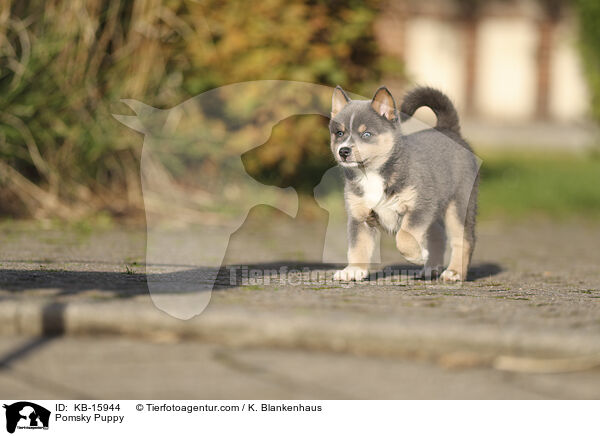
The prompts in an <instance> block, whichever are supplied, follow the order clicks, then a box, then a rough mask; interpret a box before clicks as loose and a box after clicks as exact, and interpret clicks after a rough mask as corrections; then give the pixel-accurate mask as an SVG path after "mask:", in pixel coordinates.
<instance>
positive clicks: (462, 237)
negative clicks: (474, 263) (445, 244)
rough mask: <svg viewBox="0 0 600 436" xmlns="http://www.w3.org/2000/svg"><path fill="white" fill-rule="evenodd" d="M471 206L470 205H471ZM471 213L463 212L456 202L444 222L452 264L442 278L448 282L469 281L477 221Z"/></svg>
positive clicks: (450, 205)
mask: <svg viewBox="0 0 600 436" xmlns="http://www.w3.org/2000/svg"><path fill="white" fill-rule="evenodd" d="M469 206H470V205H469ZM469 212H470V211H462V213H461V211H460V210H459V208H458V207H457V204H456V202H454V201H453V202H450V204H449V206H448V209H447V211H446V215H445V219H444V222H445V224H446V228H447V229H448V235H449V236H450V246H451V249H452V251H451V254H450V264H449V265H448V268H447V269H446V270H445V271H444V272H443V273H442V275H441V276H440V278H441V279H442V280H444V281H446V282H458V281H463V280H466V279H467V272H468V269H469V264H470V262H471V256H472V254H473V249H474V247H475V221H474V217H473V219H471V216H470V213H469Z"/></svg>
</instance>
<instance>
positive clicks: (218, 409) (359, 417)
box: [0, 400, 600, 436]
mask: <svg viewBox="0 0 600 436" xmlns="http://www.w3.org/2000/svg"><path fill="white" fill-rule="evenodd" d="M2 404H3V405H4V406H5V407H4V409H3V412H4V413H2V414H1V415H2V417H1V418H0V423H1V425H2V427H4V428H2V429H1V430H0V434H15V435H19V436H27V435H29V434H31V435H40V433H37V432H34V431H33V430H45V431H43V433H41V434H43V435H51V434H57V435H67V436H68V435H81V434H85V435H102V436H104V435H106V434H107V432H110V435H111V436H116V435H128V436H129V435H131V434H145V433H143V432H146V431H147V432H151V433H149V434H161V433H162V432H164V434H173V431H177V432H180V433H183V434H187V433H193V434H203V433H204V434H225V435H228V434H232V435H233V434H235V435H239V434H244V435H253V434H256V435H261V436H264V435H277V436H280V435H281V434H286V435H303V436H305V435H306V434H313V433H314V434H344V435H361V436H363V435H365V434H377V435H388V434H389V435H392V434H393V435H398V434H407V435H411V436H412V435H429V434H436V435H438V434H444V435H448V434H450V435H453V434H456V435H461V436H466V435H477V436H480V435H481V434H486V435H502V436H505V435H507V434H510V435H532V434H544V435H561V436H563V435H565V434H576V435H578V436H582V435H598V434H600V429H599V425H598V420H597V416H598V410H600V409H599V408H600V402H598V401H295V400H283V401H260V400H257V401H202V400H199V401H169V400H167V401H164V400H144V401H118V400H116V401H46V400H30V401H29V400H28V401H25V400H3V401H2ZM6 432H8V433H6ZM205 432H206V433H205ZM175 434H178V433H175Z"/></svg>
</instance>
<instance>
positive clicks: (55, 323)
mask: <svg viewBox="0 0 600 436" xmlns="http://www.w3.org/2000/svg"><path fill="white" fill-rule="evenodd" d="M299 230H303V229H299ZM282 231H283V230H282ZM307 231H308V230H307ZM173 232H174V233H173V237H180V236H181V235H178V234H177V231H173ZM242 233H243V232H242ZM296 235H302V232H301V231H298V232H297V233H296ZM271 237H273V238H275V239H277V238H279V237H283V236H281V235H277V229H276V226H275V231H274V232H272V234H271ZM289 237H296V238H297V239H298V240H297V243H296V244H294V245H293V250H294V252H281V251H277V250H278V247H277V246H276V244H273V243H270V242H269V241H268V240H265V238H264V235H262V237H261V238H256V236H255V233H253V232H252V231H248V232H246V234H240V235H237V236H236V237H234V238H232V242H231V244H230V247H231V250H230V251H229V252H228V255H227V263H228V264H235V263H236V262H237V261H238V260H239V259H240V258H241V255H240V254H239V253H237V252H236V250H252V252H253V253H254V254H255V258H256V260H255V262H256V263H255V266H258V267H262V268H274V267H277V266H280V265H286V266H287V267H288V268H290V269H291V268H297V269H300V270H301V269H302V268H305V267H306V268H308V269H309V270H311V271H314V270H323V271H326V272H327V274H329V275H330V274H331V271H330V270H332V269H333V268H334V267H335V266H334V265H322V264H319V263H318V262H317V261H316V259H317V257H316V254H315V253H314V252H311V250H310V247H304V245H303V244H304V240H305V239H306V238H299V237H298V236H289ZM598 241H600V225H598V224H595V223H590V222H576V223H572V222H562V223H551V222H545V221H542V222H532V223H523V222H520V223H512V224H511V223H493V222H488V223H483V224H482V225H481V226H480V228H479V242H478V247H477V250H476V255H475V259H474V268H473V275H472V280H471V281H469V282H467V283H464V284H462V285H445V284H441V283H437V282H419V281H416V282H411V281H401V282H399V283H394V284H381V283H378V284H376V283H374V282H373V281H372V282H365V283H361V284H353V285H350V286H345V285H342V284H326V285H323V284H317V283H315V284H311V283H310V282H308V283H307V282H305V283H304V284H301V285H290V284H285V283H284V284H282V283H280V282H279V281H278V280H273V281H271V282H270V283H268V284H265V283H258V284H252V285H241V283H233V284H232V283H228V278H229V276H228V274H225V275H224V276H223V278H222V280H221V282H220V283H221V284H222V286H220V288H219V290H216V291H213V293H212V298H211V302H210V305H209V306H208V308H207V310H206V311H205V312H204V313H203V314H202V315H200V316H198V317H196V318H194V319H192V320H189V321H181V320H177V319H175V318H172V317H170V316H168V315H166V314H164V313H163V312H161V311H159V310H157V309H156V308H155V306H154V305H153V304H152V301H151V299H150V298H149V295H148V288H147V284H146V278H145V275H144V243H145V234H144V232H143V231H142V230H139V229H109V230H99V231H94V232H80V231H79V232H78V231H75V230H65V229H50V230H43V229H40V228H38V227H35V226H28V225H25V224H16V225H14V226H6V225H5V226H3V227H2V228H0V243H1V244H2V247H3V249H2V253H1V260H0V267H1V268H2V270H1V271H0V392H3V393H4V395H2V396H3V397H15V398H109V397H112V398H119V397H123V398H150V397H153V398H207V399H208V398H598V397H600V270H599V268H598V265H600V253H599V251H598V249H597V248H598ZM236 247H237V248H236ZM286 247H290V245H289V244H287V245H286ZM285 249H286V250H289V248H285ZM290 258H294V259H296V260H294V261H293V262H292V261H287V260H285V259H290ZM383 258H384V261H386V262H387V263H394V262H395V263H396V264H397V263H398V262H399V261H400V262H401V259H398V258H399V256H397V255H395V254H394V253H393V250H392V247H391V246H390V244H389V243H388V245H386V246H384V249H383ZM282 259H283V260H282ZM297 259H302V261H298V260H297ZM405 268H410V267H408V266H407V267H405V266H401V267H399V269H405ZM164 297H165V298H172V299H173V300H174V301H175V302H177V303H178V304H186V302H187V301H188V300H187V298H189V297H188V296H186V295H172V296H171V295H169V296H164Z"/></svg>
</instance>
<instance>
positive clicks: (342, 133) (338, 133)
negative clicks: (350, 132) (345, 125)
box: [336, 130, 344, 136]
mask: <svg viewBox="0 0 600 436" xmlns="http://www.w3.org/2000/svg"><path fill="white" fill-rule="evenodd" d="M336 135H337V136H344V132H342V131H341V130H338V131H337V133H336Z"/></svg>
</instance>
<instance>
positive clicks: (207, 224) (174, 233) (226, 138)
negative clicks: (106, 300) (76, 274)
mask: <svg viewBox="0 0 600 436" xmlns="http://www.w3.org/2000/svg"><path fill="white" fill-rule="evenodd" d="M331 91H332V88H330V87H327V86H322V85H315V84H310V83H303V82H289V81H277V80H266V81H256V82H244V83H237V84H232V85H227V86H223V87H221V88H216V89H213V90H210V91H207V92H205V93H203V94H200V95H198V96H196V97H194V98H191V99H189V100H187V101H185V102H183V103H181V104H180V105H178V106H175V107H173V108H170V109H167V110H159V109H156V108H153V107H151V106H148V105H146V104H144V103H141V102H139V101H135V100H122V101H123V102H124V103H125V104H126V105H128V106H129V107H130V108H131V109H132V110H133V112H135V115H113V116H114V117H115V118H116V119H117V120H118V121H120V122H121V123H123V124H125V125H126V126H128V127H130V128H132V129H133V130H136V131H138V132H140V133H143V134H144V145H143V148H142V155H141V177H142V194H143V197H144V208H145V212H146V223H147V228H148V231H147V249H146V279H147V282H148V288H149V291H150V296H151V298H152V300H153V303H154V304H155V306H156V307H158V308H159V309H161V310H163V311H165V312H166V313H168V314H170V315H172V316H174V317H176V318H180V319H189V318H192V317H193V316H195V315H198V314H199V313H201V312H202V311H203V310H204V309H205V307H206V306H207V304H208V302H209V301H210V295H211V291H212V289H213V287H214V284H215V282H216V280H217V277H218V273H219V270H220V268H221V266H222V262H223V259H224V257H225V254H226V251H227V247H228V244H229V239H230V236H231V234H232V233H234V232H235V231H236V230H237V229H239V228H240V226H241V225H242V224H243V223H244V221H245V220H246V217H247V216H248V213H249V211H250V210H251V209H252V208H253V207H254V206H258V205H267V206H271V207H273V208H276V209H279V210H281V211H283V212H284V213H286V214H288V215H289V216H291V217H294V216H295V215H296V213H297V209H298V196H297V193H296V190H295V189H294V188H293V187H291V186H288V187H279V186H274V185H269V184H268V182H266V183H262V182H261V181H258V180H256V179H254V178H253V177H252V176H250V175H249V174H248V173H247V172H246V169H245V168H244V164H243V160H242V156H243V155H244V154H245V153H247V152H249V151H250V150H253V149H254V148H257V147H259V146H261V145H263V144H265V143H266V142H268V140H269V138H270V137H271V134H272V130H273V128H274V127H275V126H276V125H277V124H278V123H279V122H281V121H282V120H285V119H287V118H289V117H291V116H295V115H321V116H325V117H329V115H330V113H329V112H330V108H329V102H330V99H331V97H330V96H331ZM298 141H299V138H293V137H289V138H286V140H285V142H286V144H285V146H286V147H287V146H289V147H294V146H296V145H297V142H298ZM324 147H326V145H325V144H324ZM224 213H225V214H228V215H227V217H225V218H224V217H223V214H224ZM267 227H268V226H267ZM254 260H255V259H254V258H253V253H248V259H247V261H248V262H252V261H254Z"/></svg>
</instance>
